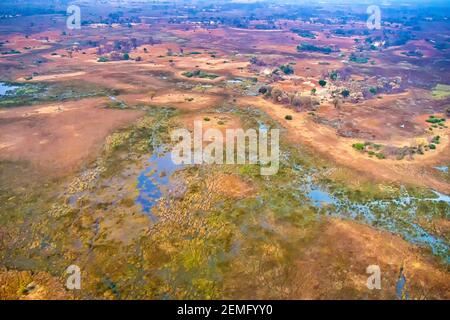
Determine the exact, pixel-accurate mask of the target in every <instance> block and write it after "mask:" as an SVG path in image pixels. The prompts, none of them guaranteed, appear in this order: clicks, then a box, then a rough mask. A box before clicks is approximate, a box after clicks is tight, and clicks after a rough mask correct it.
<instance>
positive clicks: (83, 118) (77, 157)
mask: <svg viewBox="0 0 450 320" xmlns="http://www.w3.org/2000/svg"><path fill="white" fill-rule="evenodd" d="M108 101H109V100H108V99H106V98H94V99H83V100H79V101H70V102H63V103H52V104H46V105H39V106H31V107H21V108H12V109H7V110H6V111H5V112H3V113H1V114H0V151H1V152H0V159H1V160H10V161H29V162H30V163H31V164H32V165H33V166H35V167H37V168H39V170H42V172H43V173H45V174H49V175H51V176H58V175H60V174H66V173H67V172H68V171H71V170H74V169H76V168H77V167H78V166H79V165H80V164H81V163H82V162H83V161H89V160H92V159H94V158H95V156H96V155H97V154H98V152H99V150H100V148H101V145H102V143H103V141H104V139H105V137H106V136H108V135H109V134H110V133H111V132H112V131H114V130H116V129H117V128H120V127H122V126H126V125H127V124H129V123H131V122H133V121H134V120H136V119H137V118H138V117H140V116H141V115H142V113H141V112H139V111H131V110H113V109H106V108H104V106H105V105H106V104H107V102H108Z"/></svg>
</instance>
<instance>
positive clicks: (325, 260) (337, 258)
mask: <svg viewBox="0 0 450 320" xmlns="http://www.w3.org/2000/svg"><path fill="white" fill-rule="evenodd" d="M320 235H321V236H320V237H317V240H316V241H315V242H314V243H313V244H312V246H311V247H310V248H308V249H307V250H306V252H305V253H304V254H303V255H302V259H301V260H300V261H298V263H297V267H298V271H299V272H298V277H297V279H296V282H297V283H298V284H299V287H298V292H297V293H296V294H295V295H294V296H293V297H291V298H295V299H298V298H300V299H324V298H325V299H346V298H348V299H354V298H355V293H356V292H357V291H358V292H359V293H357V294H356V296H359V298H361V299H396V291H395V289H396V283H397V280H398V278H399V274H400V268H401V267H403V272H404V275H405V277H406V279H407V280H406V285H405V289H406V291H407V292H408V294H409V296H410V298H411V299H449V297H450V275H449V274H448V272H446V270H445V268H443V267H440V266H439V264H438V263H437V262H436V261H433V260H432V259H428V258H425V257H424V256H423V255H422V254H421V252H420V249H418V248H417V247H415V246H413V245H411V244H408V243H407V242H406V241H404V240H403V239H401V238H399V237H397V236H394V235H392V234H390V233H388V232H384V231H378V230H375V229H373V228H370V227H368V226H366V225H363V224H359V223H356V222H352V221H343V220H339V219H330V220H328V221H327V223H326V224H325V226H324V227H323V229H322V230H321V232H320ZM311 262H313V263H311ZM369 265H378V266H379V267H380V271H381V290H369V289H367V286H366V284H367V278H368V276H369V274H367V273H366V268H367V267H368V266H369ZM319 288H320V289H319Z"/></svg>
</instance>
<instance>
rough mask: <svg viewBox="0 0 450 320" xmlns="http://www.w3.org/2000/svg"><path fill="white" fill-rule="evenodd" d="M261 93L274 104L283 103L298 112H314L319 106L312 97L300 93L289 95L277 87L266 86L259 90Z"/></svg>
mask: <svg viewBox="0 0 450 320" xmlns="http://www.w3.org/2000/svg"><path fill="white" fill-rule="evenodd" d="M259 93H261V94H263V95H264V96H265V97H266V98H267V99H271V100H272V101H273V102H276V103H282V104H285V105H289V106H291V107H293V108H294V109H295V110H296V111H301V110H313V109H314V108H315V106H317V105H319V102H318V101H316V100H315V99H314V98H313V97H311V96H302V95H300V94H299V93H288V92H286V91H283V90H281V89H280V88H277V87H272V86H269V85H264V86H262V87H261V88H260V89H259Z"/></svg>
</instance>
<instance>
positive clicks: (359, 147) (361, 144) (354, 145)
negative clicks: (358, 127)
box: [352, 143, 366, 151]
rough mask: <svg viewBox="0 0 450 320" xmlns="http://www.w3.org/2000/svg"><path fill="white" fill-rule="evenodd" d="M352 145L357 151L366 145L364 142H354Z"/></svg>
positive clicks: (362, 149)
mask: <svg viewBox="0 0 450 320" xmlns="http://www.w3.org/2000/svg"><path fill="white" fill-rule="evenodd" d="M352 147H353V148H354V149H356V150H358V151H364V150H365V149H366V145H365V144H364V143H355V144H353V145H352Z"/></svg>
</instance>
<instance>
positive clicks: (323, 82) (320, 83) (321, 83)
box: [319, 79, 327, 87]
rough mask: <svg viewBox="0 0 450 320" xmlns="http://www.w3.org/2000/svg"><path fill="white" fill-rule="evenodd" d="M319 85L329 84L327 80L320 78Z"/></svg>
mask: <svg viewBox="0 0 450 320" xmlns="http://www.w3.org/2000/svg"><path fill="white" fill-rule="evenodd" d="M319 85H320V86H321V87H325V86H326V85H327V82H326V81H325V80H323V79H320V80H319Z"/></svg>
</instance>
